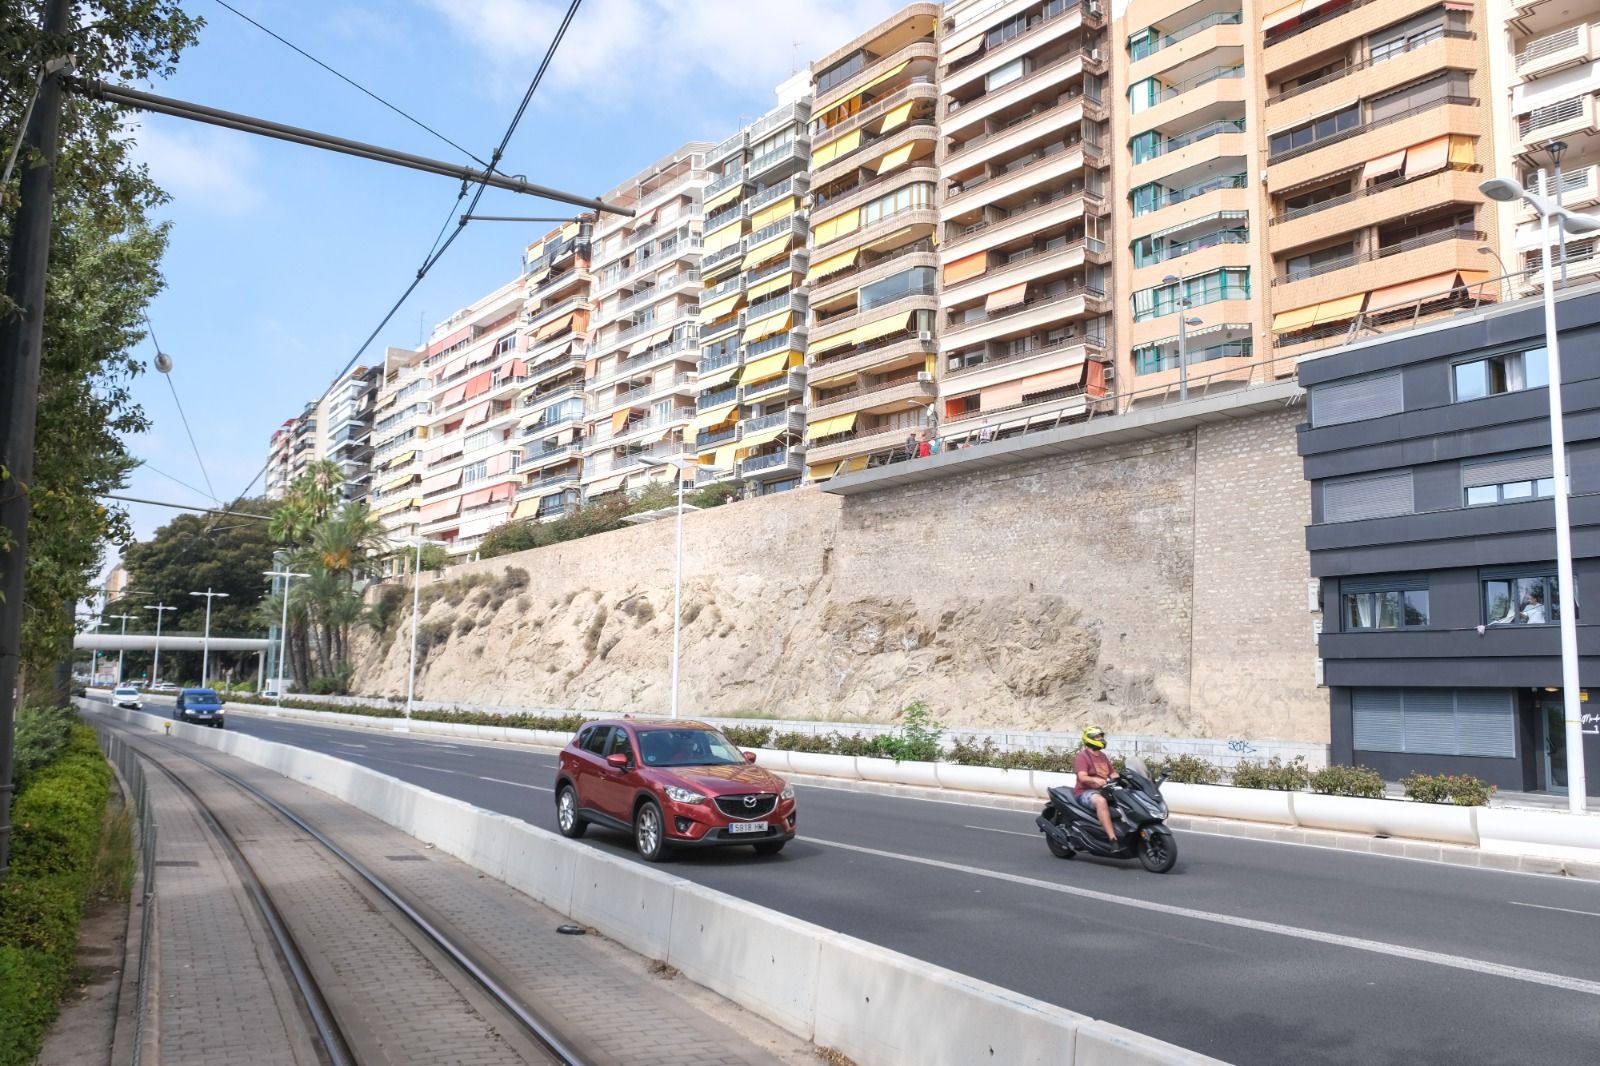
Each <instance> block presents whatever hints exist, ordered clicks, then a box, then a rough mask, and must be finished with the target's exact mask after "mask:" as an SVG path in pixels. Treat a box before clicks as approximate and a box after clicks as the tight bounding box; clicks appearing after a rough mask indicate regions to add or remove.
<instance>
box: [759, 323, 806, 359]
mask: <svg viewBox="0 0 1600 1066" xmlns="http://www.w3.org/2000/svg"><path fill="white" fill-rule="evenodd" d="M805 347H806V331H805V330H804V329H790V330H789V331H788V332H786V333H775V334H773V335H772V336H770V337H766V338H763V339H762V340H759V341H754V342H752V343H750V344H747V345H745V349H744V357H745V358H746V359H755V358H757V357H759V356H763V355H767V354H769V353H771V352H778V351H783V350H784V349H787V348H793V349H794V350H795V351H804V350H805Z"/></svg>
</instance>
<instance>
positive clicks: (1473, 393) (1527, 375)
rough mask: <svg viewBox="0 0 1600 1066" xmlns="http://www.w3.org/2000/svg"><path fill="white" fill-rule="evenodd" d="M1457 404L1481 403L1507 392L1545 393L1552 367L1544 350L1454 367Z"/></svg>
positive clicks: (1453, 374) (1531, 349)
mask: <svg viewBox="0 0 1600 1066" xmlns="http://www.w3.org/2000/svg"><path fill="white" fill-rule="evenodd" d="M1451 375H1452V377H1453V379H1454V382H1455V390H1456V401H1457V402H1458V403H1459V402H1461V401H1463V400H1481V399H1483V398H1484V397H1486V396H1498V395H1500V394H1501V393H1505V392H1521V391H1522V390H1524V389H1542V388H1544V387H1545V386H1547V385H1549V384H1550V364H1549V361H1548V360H1547V359H1546V358H1545V350H1544V349H1543V348H1530V349H1529V350H1527V351H1525V352H1502V353H1501V354H1499V355H1491V356H1489V357H1488V358H1487V359H1473V360H1471V361H1470V362H1465V363H1457V364H1455V365H1454V366H1453V367H1451Z"/></svg>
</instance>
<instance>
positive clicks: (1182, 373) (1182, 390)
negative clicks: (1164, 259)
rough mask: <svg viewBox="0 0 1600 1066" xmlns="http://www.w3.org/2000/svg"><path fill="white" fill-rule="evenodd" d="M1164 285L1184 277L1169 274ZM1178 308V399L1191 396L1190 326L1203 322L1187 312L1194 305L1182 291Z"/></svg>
mask: <svg viewBox="0 0 1600 1066" xmlns="http://www.w3.org/2000/svg"><path fill="white" fill-rule="evenodd" d="M1161 284H1163V285H1182V284H1183V279H1182V278H1180V277H1179V276H1178V275H1176V274H1168V275H1167V276H1166V277H1164V278H1162V279H1161ZM1175 302H1176V305H1177V308H1178V399H1180V400H1187V399H1188V398H1189V352H1188V347H1189V332H1188V328H1189V327H1190V326H1199V325H1203V323H1202V322H1201V321H1200V320H1199V319H1198V318H1192V317H1190V316H1189V315H1188V314H1186V313H1185V311H1186V309H1187V308H1189V307H1191V306H1193V305H1192V304H1190V302H1189V297H1188V296H1185V295H1183V294H1182V293H1181V292H1180V293H1179V294H1178V296H1177V298H1176V301H1175Z"/></svg>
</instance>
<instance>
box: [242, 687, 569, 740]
mask: <svg viewBox="0 0 1600 1066" xmlns="http://www.w3.org/2000/svg"><path fill="white" fill-rule="evenodd" d="M227 698H228V702H230V703H247V704H254V705H256V706H261V707H276V706H278V705H279V701H277V700H268V699H262V698H261V697H260V696H244V695H240V694H238V693H233V694H231V695H229V696H228V697H227ZM282 705H283V706H284V707H293V708H294V709H295V710H300V711H323V712H325V713H327V712H332V713H337V714H359V715H362V716H364V717H367V718H404V717H405V715H406V709H405V707H404V706H403V705H394V704H386V703H347V704H346V703H341V704H331V703H324V702H322V701H321V700H304V699H295V698H294V697H293V696H288V697H285V698H284V700H283V702H282ZM411 717H412V718H415V719H416V720H417V721H419V722H451V723H454V724H456V725H499V726H507V727H509V728H512V729H544V730H551V731H554V732H557V733H572V732H576V731H577V729H578V727H579V726H581V725H583V723H584V722H587V721H588V720H589V719H587V718H585V717H584V716H583V715H581V714H559V715H551V714H495V713H493V712H491V711H464V710H460V709H455V710H448V711H441V710H421V709H413V710H412V712H411Z"/></svg>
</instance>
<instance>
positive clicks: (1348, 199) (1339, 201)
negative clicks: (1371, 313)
mask: <svg viewBox="0 0 1600 1066" xmlns="http://www.w3.org/2000/svg"><path fill="white" fill-rule="evenodd" d="M1445 169H1446V170H1454V171H1460V172H1462V173H1474V174H1476V173H1480V172H1481V171H1482V170H1483V167H1481V166H1479V165H1478V164H1476V163H1451V164H1450V165H1449V166H1448V167H1446V168H1445ZM1437 173H1439V171H1437V170H1436V171H1434V172H1433V173H1432V174H1421V175H1418V176H1417V177H1414V178H1408V177H1405V176H1404V175H1402V176H1401V177H1398V178H1391V179H1390V180H1388V181H1380V182H1377V183H1375V184H1372V185H1364V186H1361V187H1360V188H1356V189H1351V190H1350V191H1349V192H1347V193H1344V194H1343V195H1341V196H1333V197H1329V198H1328V199H1326V200H1318V201H1317V202H1316V203H1314V204H1307V205H1305V206H1304V207H1296V208H1293V209H1291V210H1288V211H1284V212H1282V213H1281V214H1278V215H1275V216H1274V217H1273V219H1272V222H1271V223H1270V225H1274V226H1276V225H1278V223H1280V222H1293V221H1294V220H1295V219H1297V218H1305V217H1306V216H1308V215H1314V214H1316V213H1318V212H1319V211H1329V210H1332V209H1333V208H1335V207H1343V206H1344V205H1345V204H1352V203H1355V202H1356V201H1357V200H1360V199H1362V198H1364V197H1368V196H1377V195H1378V194H1379V193H1385V192H1388V191H1389V190H1390V189H1398V188H1400V187H1401V186H1402V185H1410V184H1411V183H1412V182H1414V181H1423V180H1425V179H1427V178H1431V177H1432V176H1433V174H1437ZM1562 177H1563V178H1565V177H1566V175H1564V174H1563V175H1562Z"/></svg>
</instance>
